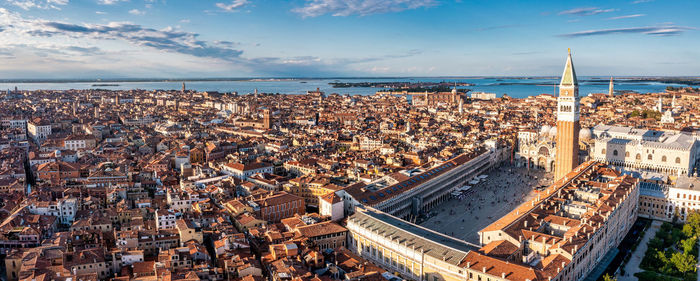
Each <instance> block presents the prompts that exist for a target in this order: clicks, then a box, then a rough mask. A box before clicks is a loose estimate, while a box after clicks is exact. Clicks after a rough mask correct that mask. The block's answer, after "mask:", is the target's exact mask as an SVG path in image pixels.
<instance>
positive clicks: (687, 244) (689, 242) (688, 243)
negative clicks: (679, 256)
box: [680, 237, 697, 255]
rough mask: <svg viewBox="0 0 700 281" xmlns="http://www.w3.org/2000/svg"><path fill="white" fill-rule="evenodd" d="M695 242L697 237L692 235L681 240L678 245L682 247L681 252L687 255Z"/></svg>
mask: <svg viewBox="0 0 700 281" xmlns="http://www.w3.org/2000/svg"><path fill="white" fill-rule="evenodd" d="M696 243H697V239H696V238H694V237H691V238H688V239H684V240H681V242H680V245H681V249H683V253H684V254H686V255H689V254H690V253H691V252H692V251H693V248H695V244H696Z"/></svg>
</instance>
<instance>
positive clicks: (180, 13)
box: [0, 0, 700, 79]
mask: <svg viewBox="0 0 700 281" xmlns="http://www.w3.org/2000/svg"><path fill="white" fill-rule="evenodd" d="M699 5H700V3H696V2H693V1H674V2H669V1H659V0H657V1H648V0H641V1H640V0H637V1H609V2H608V1H586V2H585V3H576V4H563V3H558V2H554V1H547V2H546V3H538V4H537V5H532V4H531V3H520V2H516V1H498V2H497V3H492V2H474V1H437V0H420V1H405V0H389V1H374V0H353V1H339V0H310V1H290V2H278V1H256V0H234V1H195V2H186V3H183V2H182V1H176V2H165V1H155V0H146V1H142V0H133V1H119V0H85V1H76V0H74V1H69V0H6V1H2V2H0V42H2V43H0V47H2V49H3V50H2V51H0V61H2V62H3V63H2V64H0V77H1V78H3V79H23V78H37V79H61V78H87V79H90V78H138V77H153V78H160V77H163V78H166V77H189V78H199V77H357V76H360V77H417V76H429V77H438V76H557V75H559V74H560V73H559V71H560V66H561V64H562V62H563V61H562V60H561V57H562V54H565V53H564V52H565V51H566V48H571V49H572V52H573V53H574V54H575V55H576V57H577V64H578V66H579V67H578V68H579V69H580V71H581V73H579V75H580V76H589V75H595V76H598V75H600V76H606V75H614V76H620V75H622V76H693V75H697V73H700V72H699V70H700V68H699V67H698V66H697V65H694V64H692V63H690V62H691V61H693V60H695V59H697V58H700V52H699V51H697V50H695V48H693V47H692V46H694V45H697V43H700V42H698V41H700V40H699V39H698V37H697V36H693V35H694V34H695V33H696V32H697V30H696V29H697V26H698V20H697V19H696V18H694V15H693V13H692V11H695V10H697V9H696V8H698V6H699Z"/></svg>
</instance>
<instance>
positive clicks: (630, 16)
mask: <svg viewBox="0 0 700 281" xmlns="http://www.w3.org/2000/svg"><path fill="white" fill-rule="evenodd" d="M643 16H646V15H645V14H634V15H625V16H617V17H610V18H608V19H609V20H621V19H631V18H638V17H643Z"/></svg>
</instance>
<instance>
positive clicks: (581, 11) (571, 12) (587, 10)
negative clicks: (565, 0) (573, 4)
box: [559, 7, 617, 16]
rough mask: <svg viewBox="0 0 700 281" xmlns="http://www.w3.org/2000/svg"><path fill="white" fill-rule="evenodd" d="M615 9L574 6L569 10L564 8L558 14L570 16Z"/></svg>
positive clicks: (595, 13) (607, 11) (608, 11)
mask: <svg viewBox="0 0 700 281" xmlns="http://www.w3.org/2000/svg"><path fill="white" fill-rule="evenodd" d="M614 11H617V10H616V9H601V8H597V7H586V8H574V9H570V10H564V11H561V12H559V15H572V16H592V15H597V14H602V13H610V12H614Z"/></svg>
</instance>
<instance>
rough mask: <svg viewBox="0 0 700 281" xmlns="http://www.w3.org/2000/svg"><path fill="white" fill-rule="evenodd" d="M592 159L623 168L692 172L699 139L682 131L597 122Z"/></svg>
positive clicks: (699, 151) (696, 162)
mask: <svg viewBox="0 0 700 281" xmlns="http://www.w3.org/2000/svg"><path fill="white" fill-rule="evenodd" d="M593 135H594V137H595V144H594V148H593V149H592V152H591V157H592V159H595V160H597V161H601V162H604V163H607V164H610V165H614V166H616V167H619V168H623V169H626V170H638V171H652V172H658V173H662V174H665V175H693V174H694V173H696V172H697V167H698V166H699V165H700V142H699V141H698V139H697V137H696V136H693V135H691V134H687V133H683V132H672V131H657V130H647V129H637V128H632V127H621V126H607V125H598V126H595V127H594V128H593Z"/></svg>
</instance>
